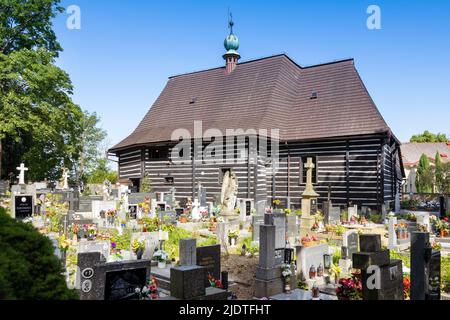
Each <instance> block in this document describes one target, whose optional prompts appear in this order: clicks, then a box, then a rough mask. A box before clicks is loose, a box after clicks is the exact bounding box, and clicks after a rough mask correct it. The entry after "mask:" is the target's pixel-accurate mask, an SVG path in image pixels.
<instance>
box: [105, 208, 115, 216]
mask: <svg viewBox="0 0 450 320" xmlns="http://www.w3.org/2000/svg"><path fill="white" fill-rule="evenodd" d="M116 214H117V210H115V209H109V210H108V211H106V216H108V217H115V216H116Z"/></svg>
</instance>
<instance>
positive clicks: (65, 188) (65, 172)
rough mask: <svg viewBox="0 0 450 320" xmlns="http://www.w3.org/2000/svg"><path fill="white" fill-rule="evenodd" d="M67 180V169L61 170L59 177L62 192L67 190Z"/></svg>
mask: <svg viewBox="0 0 450 320" xmlns="http://www.w3.org/2000/svg"><path fill="white" fill-rule="evenodd" d="M68 178H69V170H68V169H67V168H63V174H62V177H61V184H62V187H61V189H63V190H67V189H69V182H68Z"/></svg>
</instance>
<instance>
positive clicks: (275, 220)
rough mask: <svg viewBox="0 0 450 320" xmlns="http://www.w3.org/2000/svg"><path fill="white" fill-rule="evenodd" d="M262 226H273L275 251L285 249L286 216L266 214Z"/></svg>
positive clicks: (283, 214) (282, 214)
mask: <svg viewBox="0 0 450 320" xmlns="http://www.w3.org/2000/svg"><path fill="white" fill-rule="evenodd" d="M264 224H266V225H273V226H275V249H284V248H285V247H286V214H285V213H271V214H266V215H265V216H264Z"/></svg>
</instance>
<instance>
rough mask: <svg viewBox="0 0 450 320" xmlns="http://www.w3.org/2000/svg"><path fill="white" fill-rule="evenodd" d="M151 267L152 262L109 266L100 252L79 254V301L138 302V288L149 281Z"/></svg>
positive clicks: (120, 263) (117, 263) (137, 261)
mask: <svg viewBox="0 0 450 320" xmlns="http://www.w3.org/2000/svg"><path fill="white" fill-rule="evenodd" d="M150 265H151V264H150V261H149V260H134V261H122V262H114V263H106V262H105V260H104V259H103V257H102V254H101V253H100V252H88V253H80V254H78V259H77V266H78V269H79V270H80V300H128V299H136V295H135V290H136V288H142V287H144V285H145V284H146V281H147V279H148V278H149V277H150Z"/></svg>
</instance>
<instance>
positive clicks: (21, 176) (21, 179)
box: [16, 163, 28, 184]
mask: <svg viewBox="0 0 450 320" xmlns="http://www.w3.org/2000/svg"><path fill="white" fill-rule="evenodd" d="M16 169H17V170H19V171H20V173H19V175H18V176H17V178H19V184H25V171H28V168H25V165H24V164H23V163H21V164H20V167H17V168H16Z"/></svg>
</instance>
